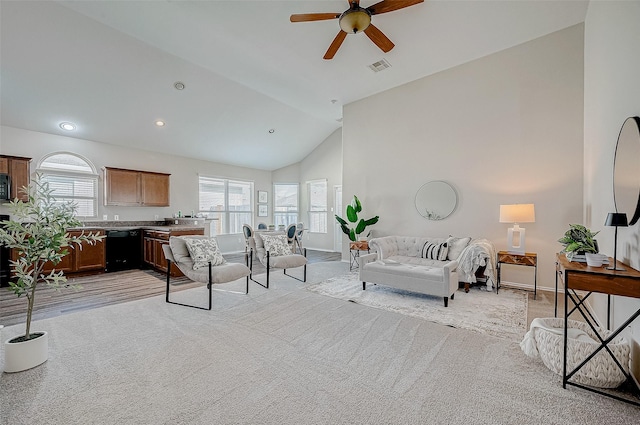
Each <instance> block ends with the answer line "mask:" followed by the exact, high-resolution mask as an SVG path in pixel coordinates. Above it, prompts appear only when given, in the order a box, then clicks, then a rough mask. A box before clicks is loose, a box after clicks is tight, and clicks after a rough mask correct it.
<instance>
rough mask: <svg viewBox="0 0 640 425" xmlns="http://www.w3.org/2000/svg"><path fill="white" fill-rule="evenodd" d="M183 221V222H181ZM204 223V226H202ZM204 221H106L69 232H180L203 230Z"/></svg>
mask: <svg viewBox="0 0 640 425" xmlns="http://www.w3.org/2000/svg"><path fill="white" fill-rule="evenodd" d="M181 221H182V220H181ZM200 223H202V224H200ZM203 229H204V219H201V220H198V224H192V223H188V221H187V220H184V221H183V222H182V223H179V224H168V223H167V222H165V221H142V222H134V221H105V222H87V223H86V225H85V226H81V227H74V228H70V229H69V230H74V231H77V230H80V231H82V230H84V231H96V230H105V231H107V230H123V231H127V230H156V231H165V232H166V231H178V230H203Z"/></svg>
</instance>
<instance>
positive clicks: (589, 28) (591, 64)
mask: <svg viewBox="0 0 640 425" xmlns="http://www.w3.org/2000/svg"><path fill="white" fill-rule="evenodd" d="M639 22H640V2H638V1H633V2H614V1H611V2H600V1H592V2H591V3H590V4H589V9H588V11H587V18H586V21H585V77H584V78H585V83H584V86H585V94H584V136H585V141H584V145H585V176H584V179H585V205H584V215H585V223H586V224H587V225H588V226H590V227H591V228H592V229H593V230H600V231H601V232H600V234H599V235H598V242H599V246H600V249H601V251H602V252H603V253H605V254H608V255H610V256H613V243H614V239H613V235H614V230H613V228H609V227H605V226H604V221H605V218H606V216H607V213H609V212H614V211H615V205H614V201H613V189H612V187H613V159H614V154H615V147H616V141H617V137H618V132H619V131H620V127H621V126H622V123H623V122H624V120H625V119H626V118H627V117H629V116H640V55H638V51H639V50H638V49H639V42H640V24H639ZM638 166H639V167H640V158H639V159H638ZM639 241H640V224H638V223H636V224H635V225H634V226H632V227H628V228H620V229H619V231H618V254H619V255H622V256H623V258H622V259H621V260H622V261H623V262H624V263H626V264H630V265H631V266H632V267H634V268H635V269H640V249H639V248H638V245H639ZM619 259H620V258H619ZM594 306H595V308H596V312H597V314H598V316H599V317H600V318H604V320H605V321H606V296H600V297H597V298H596V302H595V303H594ZM638 308H640V300H638V299H631V298H625V297H613V305H612V310H613V321H612V324H613V325H614V326H616V327H617V326H618V325H620V324H621V323H623V322H624V320H625V319H626V318H627V317H629V315H631V314H632V313H633V312H635V311H636V310H637V309H638ZM632 329H633V335H634V338H635V340H636V341H638V340H640V323H638V321H636V322H635V323H634V324H633V326H632ZM635 357H636V358H640V347H638V344H637V343H636V353H635ZM635 364H636V372H635V375H636V376H637V377H640V362H639V361H636V362H635Z"/></svg>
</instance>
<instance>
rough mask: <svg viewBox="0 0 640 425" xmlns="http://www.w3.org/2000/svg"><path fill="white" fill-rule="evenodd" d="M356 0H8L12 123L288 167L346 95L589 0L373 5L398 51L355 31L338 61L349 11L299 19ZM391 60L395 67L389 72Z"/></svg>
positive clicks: (511, 37) (581, 10)
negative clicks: (381, 65) (331, 52)
mask: <svg viewBox="0 0 640 425" xmlns="http://www.w3.org/2000/svg"><path fill="white" fill-rule="evenodd" d="M374 3H376V1H375V0H373V1H367V0H361V6H363V7H367V6H370V5H372V4H374ZM348 6H349V5H348V2H347V1H346V0H341V1H317V0H315V1H314V0H308V1H307V0H300V1H268V0H255V1H242V0H235V1H182V0H155V1H20V2H18V1H2V2H1V3H0V15H1V27H0V36H1V45H0V47H1V50H0V67H1V68H0V69H1V81H0V84H1V86H0V96H1V97H0V105H1V123H2V125H7V126H12V127H17V128H24V129H28V130H34V131H39V132H45V133H52V134H60V135H65V136H71V137H76V138H81V139H88V140H94V141H98V142H104V143H110V144H115V145H122V146H135V147H138V148H141V149H147V150H153V151H157V152H164V153H168V154H174V155H180V156H185V157H191V158H199V159H204V160H209V161H215V162H222V163H227V164H233V165H238V166H246V167H251V168H257V169H265V170H274V169H278V168H280V167H284V166H287V165H289V164H292V163H295V162H298V161H300V160H301V159H303V158H304V157H305V156H306V155H308V154H309V153H310V152H311V151H312V150H313V149H314V148H315V147H316V146H318V145H319V144H320V143H322V141H323V140H324V139H326V137H328V136H329V135H330V134H331V133H332V132H334V131H335V130H336V129H338V128H339V127H340V126H341V125H342V123H341V121H342V107H343V105H346V104H348V103H350V102H354V101H357V100H359V99H362V98H365V97H367V96H370V95H372V94H375V93H379V92H381V91H384V90H388V89H390V88H393V87H396V86H398V85H401V84H405V83H408V82H410V81H413V80H416V79H419V78H422V77H425V76H428V75H430V74H433V73H436V72H439V71H442V70H446V69H448V68H451V67H454V66H456V65H460V64H462V63H465V62H468V61H471V60H474V59H477V58H480V57H482V56H486V55H488V54H491V53H494V52H497V51H500V50H503V49H505V48H508V47H512V46H515V45H517V44H520V43H523V42H526V41H529V40H532V39H534V38H537V37H540V36H543V35H546V34H549V33H551V32H554V31H557V30H561V29H563V28H567V27H569V26H572V25H575V24H578V23H581V22H583V21H584V19H585V15H586V10H587V7H588V1H580V0H576V1H553V0H550V1H527V0H511V1H490V0H486V1H485V0H473V1H444V0H436V1H434V0H426V1H425V2H424V3H421V4H418V5H415V6H411V7H408V8H405V9H401V10H397V11H394V12H389V13H385V14H381V15H374V16H373V18H372V22H373V23H374V24H375V25H376V26H377V27H378V28H379V29H380V30H382V31H383V32H384V33H385V34H386V35H387V37H389V39H391V40H392V41H393V43H395V48H394V49H393V50H391V51H390V52H389V53H383V52H382V51H381V50H380V49H378V47H376V46H375V45H374V44H373V43H372V42H371V41H370V40H369V39H368V38H367V37H366V36H365V35H364V34H361V33H360V34H350V35H348V36H347V37H346V40H345V41H344V43H343V45H342V46H341V48H340V50H339V51H338V52H337V54H336V56H335V58H334V59H333V60H324V59H322V57H323V55H324V53H325V51H326V50H327V48H328V47H329V44H330V43H331V41H332V40H333V39H334V37H335V36H336V34H337V33H338V31H339V26H338V20H328V21H317V22H303V23H291V22H290V21H289V16H290V15H291V14H294V13H313V12H337V13H340V12H342V11H344V10H346V9H347V8H348ZM381 59H385V60H386V61H387V62H388V63H389V64H390V65H391V67H389V68H387V69H385V70H383V71H380V72H373V71H372V70H371V69H370V67H369V65H371V64H373V63H374V62H378V61H380V60H381ZM176 82H182V83H183V84H184V89H183V90H177V89H176V88H175V87H174V84H175V83H176ZM389 113H390V114H392V113H393V111H389ZM156 120H162V121H164V122H165V123H166V125H165V126H164V127H158V126H156V125H155V121H156ZM63 121H70V122H73V123H74V124H76V125H77V129H76V130H75V131H73V132H66V131H64V130H62V129H61V128H60V127H59V124H60V122H63ZM0 143H1V145H0V146H4V144H5V143H11V141H7V140H2V141H0Z"/></svg>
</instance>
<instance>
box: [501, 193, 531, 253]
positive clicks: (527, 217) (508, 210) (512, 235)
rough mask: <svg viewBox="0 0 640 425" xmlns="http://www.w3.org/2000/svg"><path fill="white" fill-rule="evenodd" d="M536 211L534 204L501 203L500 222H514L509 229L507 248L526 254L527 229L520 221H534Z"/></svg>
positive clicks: (512, 251) (510, 250)
mask: <svg viewBox="0 0 640 425" xmlns="http://www.w3.org/2000/svg"><path fill="white" fill-rule="evenodd" d="M535 221H536V212H535V209H534V207H533V204H510V205H500V223H514V224H513V227H510V228H509V229H507V246H508V247H507V250H508V251H509V252H511V253H514V254H524V253H525V246H524V236H525V229H524V227H520V226H519V225H518V223H533V222H535Z"/></svg>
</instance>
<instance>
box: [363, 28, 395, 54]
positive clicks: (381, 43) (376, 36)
mask: <svg viewBox="0 0 640 425" xmlns="http://www.w3.org/2000/svg"><path fill="white" fill-rule="evenodd" d="M364 33H365V34H367V37H369V38H370V39H371V41H373V42H374V43H375V45H376V46H378V47H379V48H380V50H382V51H383V52H385V53H387V52H388V51H389V50H391V49H393V47H394V46H395V44H393V42H392V41H391V40H389V39H388V38H387V36H386V35H384V34H383V33H382V31H380V30H379V29H378V27H376V26H375V25H373V24H370V25H369V26H368V27H367V29H366V30H364Z"/></svg>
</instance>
